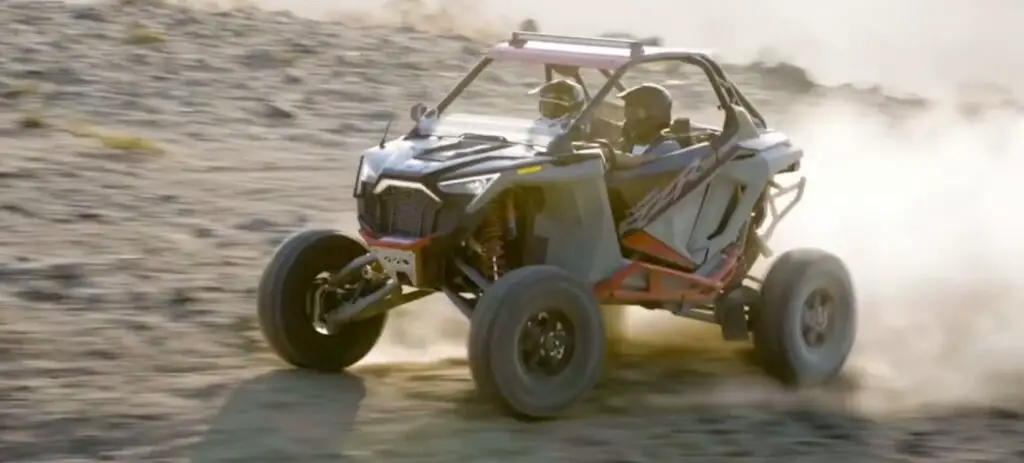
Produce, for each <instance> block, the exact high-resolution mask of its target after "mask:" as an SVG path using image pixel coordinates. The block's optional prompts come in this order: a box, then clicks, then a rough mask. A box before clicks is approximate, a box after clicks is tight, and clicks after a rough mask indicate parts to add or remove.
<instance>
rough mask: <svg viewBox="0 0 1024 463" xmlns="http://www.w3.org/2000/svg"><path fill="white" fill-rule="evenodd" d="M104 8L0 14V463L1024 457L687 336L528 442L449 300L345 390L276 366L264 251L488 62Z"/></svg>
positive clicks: (404, 314)
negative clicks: (265, 299) (414, 109)
mask: <svg viewBox="0 0 1024 463" xmlns="http://www.w3.org/2000/svg"><path fill="white" fill-rule="evenodd" d="M122 3H126V4H127V3H131V4H127V5H125V6H120V7H113V6H89V7H86V6H68V5H65V4H64V3H60V2H53V1H35V2H31V5H29V4H28V3H27V2H10V1H6V2H3V3H0V23H2V24H4V27H3V29H2V30H0V141H2V145H0V146H2V148H0V250H2V252H0V307H2V308H0V460H2V461H5V462H28V461H33V462H44V461H45V462H56V461H195V462H226V461H252V462H256V461H267V462H281V461H338V460H339V459H340V460H342V461H358V462H363V461H365V462H378V461H388V462H401V461H423V462H428V461H438V462H442V461H445V462H446V461H466V462H474V461H480V462H483V461H498V460H501V461H506V462H512V461H517V462H518V461H523V462H527V461H529V462H537V461H566V462H570V461H587V462H642V461H651V462H654V461H679V459H681V458H683V457H693V458H695V459H696V460H699V461H709V462H710V461H720V460H721V461H724V460H725V459H729V461H787V462H792V461H807V462H817V461H823V460H824V459H826V458H828V459H830V461H835V462H847V461H849V462H854V461H879V462H880V461H949V462H954V461H957V462H964V461H1021V460H1022V459H1024V424H1022V422H1021V418H1022V414H1024V412H1022V410H1024V409H1022V408H1020V407H1015V406H1013V405H1012V404H1010V403H1009V402H998V403H992V404H989V405H987V406H983V407H972V408H966V409H965V408H957V409H933V410H931V411H930V412H929V413H927V414H925V413H924V412H922V411H921V410H915V411H914V412H913V413H910V414H901V415H899V416H892V415H885V416H882V415H878V414H871V413H867V412H865V411H864V410H863V409H862V408H861V407H859V406H858V405H857V404H855V403H854V402H855V401H853V400H851V398H852V397H854V395H855V392H856V390H857V388H858V385H857V380H856V378H851V380H850V381H849V382H848V383H849V384H846V385H845V386H843V387H841V388H836V389H834V390H827V391H812V392H793V391H785V390H782V389H781V388H779V387H778V386H775V385H774V384H773V383H771V382H770V381H768V380H767V379H765V378H763V377H762V376H761V375H760V374H759V373H758V372H757V370H756V368H754V367H753V366H752V365H751V364H750V362H749V361H748V359H747V357H748V352H747V350H746V349H745V348H743V347H742V346H740V347H735V346H729V347H725V346H723V344H722V343H721V342H719V341H717V340H715V335H716V334H715V332H714V331H713V330H710V329H707V328H704V327H693V326H689V325H680V327H679V329H681V330H685V331H683V332H684V333H686V334H687V335H686V336H675V337H676V338H679V337H685V338H687V342H684V343H673V344H671V345H665V346H660V347H659V346H653V347H652V346H634V348H633V350H632V351H630V352H626V353H624V354H622V355H621V356H620V357H617V358H615V359H611V360H610V361H609V363H610V365H609V369H608V373H607V377H606V379H605V380H604V381H603V382H602V383H601V384H600V385H599V386H598V388H597V390H596V391H595V392H594V393H593V394H591V396H590V397H589V398H588V399H587V401H586V403H584V404H583V405H582V406H580V407H578V409H576V410H575V411H574V412H573V413H572V414H571V415H570V416H569V417H567V418H566V419H564V420H559V421H557V422H551V423H542V424H523V423H518V422H515V421H512V420H509V419H506V418H503V417H499V416H496V415H495V414H494V413H493V412H492V411H491V410H490V408H488V407H487V406H486V405H485V404H481V403H479V402H478V401H477V400H476V399H475V398H474V397H473V394H472V383H471V381H470V379H469V377H468V373H467V371H466V368H465V365H464V363H463V361H461V360H459V359H458V356H459V352H460V349H461V343H462V340H461V338H460V336H461V335H463V334H464V333H465V329H466V326H465V325H466V323H465V321H463V320H461V319H460V318H459V315H457V313H456V311H454V310H451V309H449V308H447V307H445V304H444V301H442V300H432V301H430V302H426V303H422V304H419V305H417V306H415V307H409V308H406V309H403V310H402V311H401V312H398V313H396V316H395V321H394V323H392V326H391V327H390V328H389V331H388V333H387V337H386V339H385V342H384V345H382V346H381V348H380V350H379V351H378V352H375V354H374V357H373V358H372V359H370V361H368V362H367V364H365V365H363V366H360V367H357V368H355V369H354V370H353V371H352V372H350V373H347V374H338V375H316V374H308V373H304V372H298V371H293V370H289V369H287V368H285V367H284V366H283V365H282V364H281V363H280V362H279V361H277V360H276V359H274V358H273V357H271V356H270V355H269V353H268V351H267V349H266V348H265V346H264V345H263V342H262V340H261V339H260V337H259V334H258V330H257V329H256V326H255V317H254V290H255V285H256V283H257V278H258V275H259V272H260V271H261V270H262V266H263V264H264V263H265V261H266V259H267V258H268V256H269V253H270V252H271V251H272V250H273V248H274V246H275V245H276V244H277V243H278V242H279V241H280V240H281V239H282V238H283V237H284V236H286V235H287V234H288V233H290V232H292V231H294V230H296V229H298V228H301V227H306V226H314V225H315V226H332V225H333V226H340V227H342V228H344V229H351V227H352V224H351V215H352V208H353V206H354V205H353V204H352V202H351V201H350V199H349V192H350V189H351V180H352V177H353V175H354V172H353V171H352V170H353V169H354V167H355V159H356V154H357V153H358V151H359V150H360V148H361V147H363V146H366V145H367V144H369V143H373V142H375V141H376V140H377V139H378V138H379V137H380V134H381V131H382V130H383V126H384V122H385V121H386V119H387V117H388V114H389V112H390V111H398V112H399V113H400V114H402V113H404V111H405V109H404V108H407V107H408V105H409V104H411V103H412V102H415V101H418V100H423V99H430V98H437V97H438V96H440V95H441V94H442V93H443V92H444V91H445V89H446V88H447V87H448V86H450V85H451V83H452V82H453V81H454V79H456V78H457V76H458V75H459V73H460V72H461V71H462V70H463V69H464V68H465V66H466V65H467V64H468V63H471V62H472V60H473V59H474V57H475V53H476V52H477V51H478V50H479V49H480V47H481V45H480V44H479V43H478V42H475V41H474V40H472V39H470V38H468V37H461V36H457V35H450V36H446V37H441V36H431V35H428V34H426V33H422V32H417V31H415V30H412V29H411V28H408V27H404V28H402V27H384V26H369V25H366V23H365V22H363V23H360V22H359V21H357V20H355V19H353V20H351V21H342V22H337V23H323V22H314V21H311V20H305V19H299V18H296V17H294V16H291V15H289V14H287V13H275V14H270V13H261V12H252V11H231V12H221V13H210V12H201V11H197V10H189V9H184V8H178V7H170V6H163V5H159V4H155V3H153V2H122ZM149 3H153V4H152V5H149ZM734 72H735V73H736V74H737V76H738V79H739V80H741V81H743V82H746V83H747V84H748V85H751V86H756V88H753V90H752V92H753V94H754V97H756V98H758V99H759V101H763V102H764V103H765V104H767V105H768V106H769V107H770V108H771V110H772V111H774V112H775V113H776V114H779V115H781V117H783V120H784V118H785V114H787V112H788V111H790V109H791V108H792V107H793V106H794V105H799V104H804V103H806V102H813V101H814V100H815V99H816V98H820V97H821V95H823V94H829V95H832V96H835V95H837V94H838V93H837V92H839V91H838V90H828V89H817V88H813V86H812V84H810V82H809V81H807V80H806V76H802V75H801V73H800V72H799V70H798V69H786V68H772V69H764V68H754V67H749V68H737V69H734ZM520 79H521V78H520V77H515V76H513V77H510V78H509V80H508V81H505V82H500V81H494V82H488V83H487V85H489V86H490V87H487V88H490V89H494V90H495V92H497V90H498V89H500V88H502V86H508V85H512V86H513V87H515V88H516V92H519V87H522V88H527V87H529V86H530V82H529V81H528V80H526V79H527V78H526V77H522V79H523V80H520ZM472 97H473V98H475V100H473V101H474V102H476V103H478V104H486V105H492V107H499V106H498V105H502V104H505V103H504V101H505V100H503V99H499V98H496V97H494V96H488V92H478V93H476V94H474V95H473V96H472ZM850 98H866V99H870V100H871V101H873V103H871V104H875V103H878V102H879V101H881V100H882V99H881V98H880V97H879V96H878V95H874V94H867V93H851V95H850ZM876 100H878V101H876ZM883 102H884V103H886V104H887V105H888V106H887V107H889V108H903V109H905V110H912V108H913V107H914V105H912V104H905V103H899V102H893V101H892V100H885V101H883ZM808 104H809V103H808ZM528 107H529V104H527V106H525V108H528ZM500 108H501V110H502V111H510V112H514V111H517V110H522V108H513V107H505V106H500ZM907 108H911V109H907ZM34 125H41V126H42V127H29V126H34ZM133 137H134V138H133ZM125 148H129V149H125ZM414 322H415V323H414ZM447 357H454V358H452V359H445V358H447ZM416 360H422V361H421V362H416Z"/></svg>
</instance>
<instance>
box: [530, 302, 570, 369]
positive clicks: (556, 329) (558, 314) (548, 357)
mask: <svg viewBox="0 0 1024 463" xmlns="http://www.w3.org/2000/svg"><path fill="white" fill-rule="evenodd" d="M575 351H576V327H575V326H574V325H573V323H572V320H570V319H569V317H568V316H566V314H565V313H564V312H562V311H560V310H547V311H543V312H540V313H538V314H536V315H534V316H532V317H530V318H529V319H528V320H527V321H526V323H524V324H523V326H522V328H521V329H520V332H519V362H520V365H521V366H522V367H523V369H524V370H526V372H527V373H529V374H531V375H538V376H556V375H558V374H560V373H562V372H563V371H565V369H566V368H567V367H568V366H569V363H570V362H571V361H572V358H573V355H574V354H575Z"/></svg>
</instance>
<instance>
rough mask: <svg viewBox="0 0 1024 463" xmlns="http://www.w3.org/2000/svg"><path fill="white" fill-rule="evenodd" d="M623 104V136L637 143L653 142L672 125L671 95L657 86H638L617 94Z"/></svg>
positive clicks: (663, 88)
mask: <svg viewBox="0 0 1024 463" xmlns="http://www.w3.org/2000/svg"><path fill="white" fill-rule="evenodd" d="M618 97H619V98H622V101H623V102H624V103H625V107H624V108H623V109H624V112H625V116H626V120H625V123H624V126H623V129H624V131H625V134H626V135H627V136H629V137H630V138H632V139H633V140H634V141H636V142H638V143H647V142H649V141H650V140H653V139H654V138H655V137H656V136H657V135H658V134H659V133H661V131H662V130H664V129H666V128H668V126H669V125H670V124H671V123H672V94H671V93H669V92H668V90H666V89H665V87H662V86H660V85H657V84H640V85H637V86H636V87H633V88H629V89H626V90H625V91H623V92H622V93H619V94H618Z"/></svg>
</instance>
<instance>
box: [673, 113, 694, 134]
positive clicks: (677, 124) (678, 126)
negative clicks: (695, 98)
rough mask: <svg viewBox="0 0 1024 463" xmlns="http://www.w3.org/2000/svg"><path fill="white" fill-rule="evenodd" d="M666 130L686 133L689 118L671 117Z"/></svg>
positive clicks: (688, 130) (688, 127)
mask: <svg viewBox="0 0 1024 463" xmlns="http://www.w3.org/2000/svg"><path fill="white" fill-rule="evenodd" d="M668 131H669V132H671V133H673V134H676V135H688V134H689V133H690V118H688V117H677V118H675V119H672V123H671V124H670V125H669V126H668Z"/></svg>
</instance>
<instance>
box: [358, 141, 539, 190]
mask: <svg viewBox="0 0 1024 463" xmlns="http://www.w3.org/2000/svg"><path fill="white" fill-rule="evenodd" d="M542 153H543V148H541V147H535V146H532V145H526V144H522V143H513V142H510V141H503V140H500V139H497V138H495V139H487V138H474V137H424V138H407V139H399V140H394V141H391V142H389V143H386V144H385V145H384V146H383V147H375V148H372V149H370V150H367V151H366V152H365V153H364V154H363V163H365V164H366V165H367V167H368V168H369V169H370V170H371V171H372V172H374V173H375V174H376V175H375V176H376V177H390V178H404V179H421V178H422V177H436V179H437V180H444V179H447V178H449V177H462V176H465V175H478V174H483V173H489V172H495V171H501V170H505V169H510V168H515V167H517V166H521V165H527V164H534V163H536V162H537V161H538V159H537V157H536V155H537V154H542Z"/></svg>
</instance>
